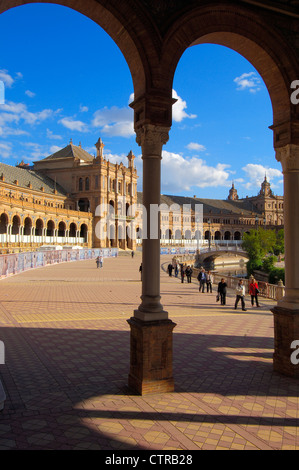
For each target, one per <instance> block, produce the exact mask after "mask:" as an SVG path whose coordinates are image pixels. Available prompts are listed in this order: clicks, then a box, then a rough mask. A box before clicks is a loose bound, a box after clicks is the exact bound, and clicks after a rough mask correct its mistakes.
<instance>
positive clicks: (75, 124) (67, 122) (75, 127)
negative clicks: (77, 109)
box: [58, 117, 88, 132]
mask: <svg viewBox="0 0 299 470" xmlns="http://www.w3.org/2000/svg"><path fill="white" fill-rule="evenodd" d="M58 123H59V124H62V125H63V126H64V127H66V128H67V129H70V130H71V131H77V132H87V131H88V129H87V125H86V124H85V123H84V122H82V121H75V120H74V119H73V118H71V117H65V118H62V119H60V121H58Z"/></svg>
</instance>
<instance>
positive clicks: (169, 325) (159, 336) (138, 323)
mask: <svg viewBox="0 0 299 470" xmlns="http://www.w3.org/2000/svg"><path fill="white" fill-rule="evenodd" d="M128 323H129V325H130V327H131V340H130V349H131V351H130V373H129V381H128V385H129V388H130V389H131V390H132V391H133V392H135V393H138V394H139V395H148V394H153V393H166V392H173V391H174V380H173V375H172V330H173V328H174V327H175V326H176V324H175V323H173V322H172V321H171V320H157V321H146V322H145V321H142V320H140V319H138V318H134V317H131V318H130V319H129V320H128Z"/></svg>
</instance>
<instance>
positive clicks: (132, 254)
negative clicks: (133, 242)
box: [131, 250, 135, 258]
mask: <svg viewBox="0 0 299 470" xmlns="http://www.w3.org/2000/svg"><path fill="white" fill-rule="evenodd" d="M134 255H135V253H134V250H132V253H131V256H132V258H134Z"/></svg>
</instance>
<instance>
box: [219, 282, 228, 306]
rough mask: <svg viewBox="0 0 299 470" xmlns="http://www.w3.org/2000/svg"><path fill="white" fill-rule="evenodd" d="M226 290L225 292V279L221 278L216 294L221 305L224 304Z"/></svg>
mask: <svg viewBox="0 0 299 470" xmlns="http://www.w3.org/2000/svg"><path fill="white" fill-rule="evenodd" d="M226 292H227V284H226V282H225V279H224V278H222V279H221V281H220V282H219V284H218V295H219V296H220V302H221V305H225V304H226Z"/></svg>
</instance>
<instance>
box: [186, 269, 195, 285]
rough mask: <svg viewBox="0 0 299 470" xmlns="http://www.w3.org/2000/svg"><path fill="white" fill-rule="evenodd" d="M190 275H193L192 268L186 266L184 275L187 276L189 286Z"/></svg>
mask: <svg viewBox="0 0 299 470" xmlns="http://www.w3.org/2000/svg"><path fill="white" fill-rule="evenodd" d="M192 273H193V271H192V268H191V266H189V265H188V266H187V268H186V271H185V274H186V276H187V282H188V283H189V284H190V283H191V282H192V281H191V277H192Z"/></svg>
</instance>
